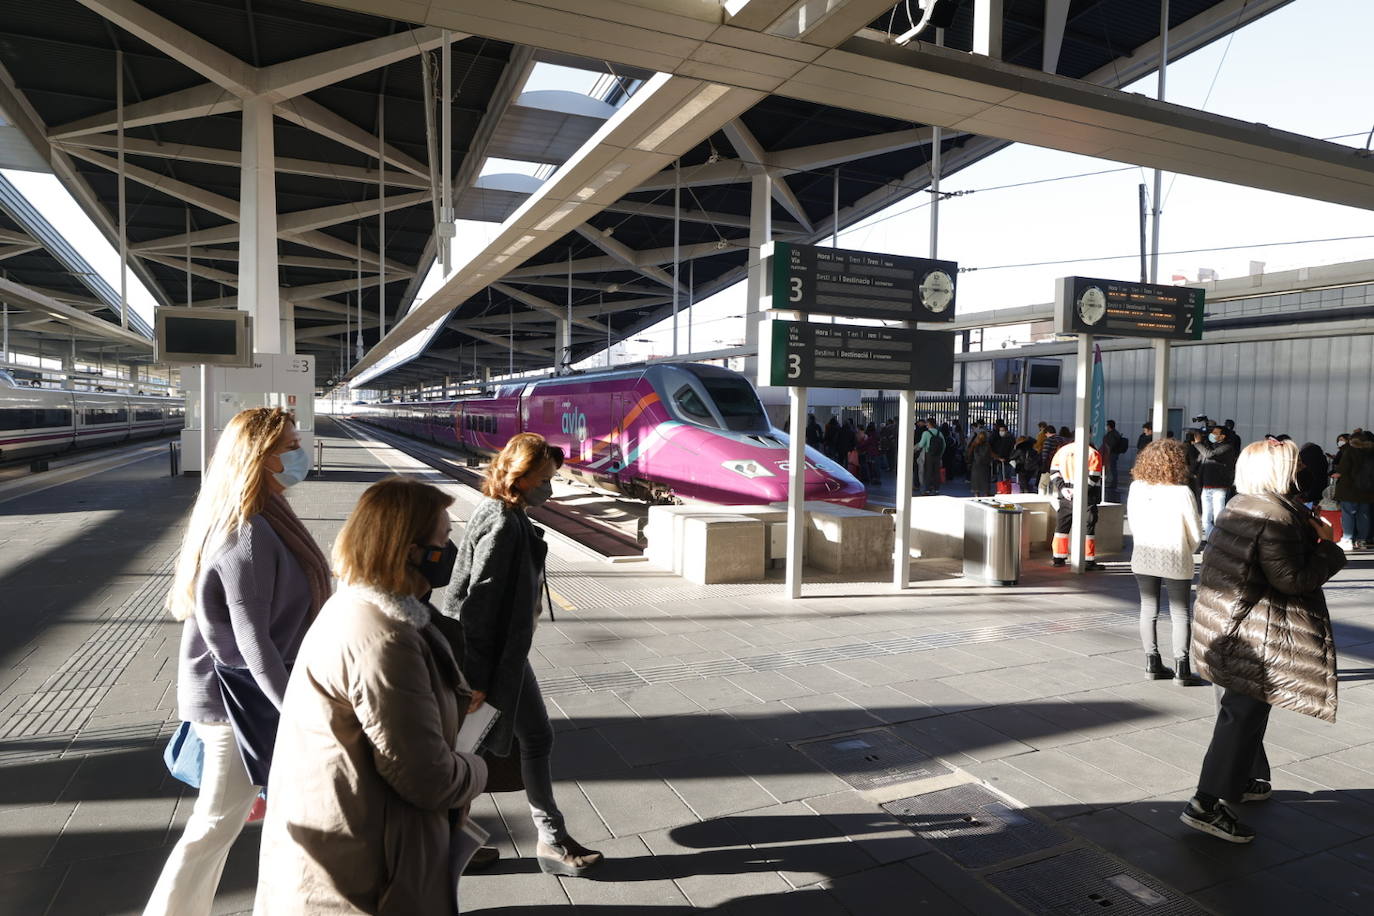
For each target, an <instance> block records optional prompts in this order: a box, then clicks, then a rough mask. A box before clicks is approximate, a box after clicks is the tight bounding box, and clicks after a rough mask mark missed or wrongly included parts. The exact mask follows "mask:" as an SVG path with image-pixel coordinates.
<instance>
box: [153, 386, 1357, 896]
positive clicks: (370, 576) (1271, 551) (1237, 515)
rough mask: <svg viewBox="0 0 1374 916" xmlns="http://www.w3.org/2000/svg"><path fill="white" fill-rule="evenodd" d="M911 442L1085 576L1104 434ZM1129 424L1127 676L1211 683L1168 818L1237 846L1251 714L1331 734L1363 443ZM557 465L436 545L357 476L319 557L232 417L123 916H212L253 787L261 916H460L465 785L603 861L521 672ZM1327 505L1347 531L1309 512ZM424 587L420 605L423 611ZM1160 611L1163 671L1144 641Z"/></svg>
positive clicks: (479, 856) (527, 446)
mask: <svg viewBox="0 0 1374 916" xmlns="http://www.w3.org/2000/svg"><path fill="white" fill-rule="evenodd" d="M892 426H893V424H891V423H888V424H885V425H884V427H883V428H882V429H881V430H880V429H878V428H877V427H876V426H875V425H874V424H871V423H870V424H867V425H866V426H865V427H864V428H863V429H860V428H859V427H858V425H857V424H855V423H853V422H847V423H843V424H841V423H839V422H837V421H835V420H833V419H832V420H831V421H830V422H829V423H827V424H826V427H825V428H821V427H820V426H819V425H818V424H815V422H814V418H813V419H812V423H810V424H808V429H807V438H808V441H813V438H814V442H815V443H816V444H817V447H818V448H822V449H824V450H826V451H827V453H830V454H838V455H841V456H843V457H848V456H849V455H850V454H851V453H857V455H858V457H857V459H856V461H857V463H858V464H859V466H860V467H861V468H867V470H866V471H865V473H867V474H872V475H874V476H875V477H876V475H877V474H878V473H879V471H878V467H877V465H878V463H879V462H878V456H880V455H883V454H885V452H886V451H887V450H889V449H891V448H893V447H895V446H894V445H893V440H895V439H896V435H895V429H892ZM813 427H814V429H813ZM917 431H918V433H919V435H918V437H917V439H916V445H915V450H916V454H915V456H913V457H914V459H915V460H916V462H917V471H918V477H919V481H920V486H921V488H922V491H923V492H938V491H939V488H940V481H941V480H942V479H944V476H945V475H946V474H947V473H948V470H949V468H951V467H954V466H958V463H956V462H954V461H952V460H951V455H952V454H953V455H957V456H959V461H960V462H962V465H963V467H964V469H965V472H966V473H967V474H968V476H969V479H970V482H971V485H972V488H973V490H974V492H975V494H978V493H988V492H991V491H992V490H993V489H994V487H996V486H997V485H999V484H1010V483H1011V482H1012V481H1014V482H1015V486H1016V487H1017V488H1019V489H1020V490H1021V491H1023V492H1032V491H1034V490H1047V491H1048V492H1051V493H1054V494H1055V495H1057V497H1058V504H1059V508H1058V514H1057V520H1056V535H1055V539H1054V558H1055V564H1056V565H1063V564H1064V562H1065V561H1066V560H1067V558H1068V556H1069V546H1068V541H1069V531H1070V525H1071V523H1072V519H1073V514H1074V512H1073V508H1074V502H1075V500H1078V499H1084V500H1086V505H1085V506H1084V511H1083V513H1082V514H1083V516H1084V519H1085V522H1086V529H1087V536H1088V537H1087V552H1086V559H1087V561H1088V565H1089V566H1090V567H1091V566H1092V565H1095V555H1094V547H1093V525H1094V523H1095V519H1096V514H1097V506H1098V504H1099V503H1100V502H1101V501H1102V499H1103V495H1104V490H1105V492H1106V493H1109V494H1110V493H1113V492H1114V490H1115V489H1116V487H1118V486H1119V483H1118V476H1117V474H1118V470H1117V461H1118V458H1119V456H1120V455H1122V454H1124V453H1125V452H1126V451H1127V448H1126V446H1125V443H1126V440H1125V437H1124V436H1122V434H1120V433H1119V432H1118V431H1117V429H1116V424H1115V423H1114V422H1112V423H1108V425H1107V430H1106V433H1105V435H1104V436H1103V439H1102V441H1101V445H1100V447H1098V446H1096V445H1093V444H1091V443H1090V444H1088V446H1087V449H1088V455H1087V456H1086V460H1085V459H1084V457H1083V456H1082V455H1081V453H1080V451H1079V449H1080V443H1078V442H1076V441H1075V440H1074V437H1073V435H1072V433H1071V431H1070V430H1069V429H1067V428H1065V427H1060V428H1059V429H1057V430H1056V429H1055V428H1054V427H1052V426H1050V424H1048V423H1043V422H1042V423H1040V424H1039V428H1038V431H1037V433H1036V435H1035V436H1033V437H1032V436H1030V435H1013V434H1012V433H1011V432H1010V431H1009V429H1008V426H1007V424H1006V423H1005V422H1003V421H1002V420H1000V419H999V420H997V421H996V422H995V423H993V424H991V427H990V428H989V427H987V426H985V424H983V423H981V422H976V423H973V424H972V425H971V428H970V430H969V436H968V440H967V443H966V444H965V441H964V437H963V431H962V429H961V428H960V425H959V424H958V423H957V422H952V423H945V424H942V423H939V422H937V419H936V418H934V417H928V418H926V419H924V420H922V421H920V423H919V424H918V430H917ZM1152 432H1153V431H1152V430H1151V428H1150V426H1149V425H1148V424H1146V426H1145V427H1144V428H1143V430H1142V434H1141V439H1140V440H1139V441H1138V443H1137V445H1138V454H1137V456H1136V458H1135V462H1134V464H1133V466H1132V468H1131V478H1132V480H1131V483H1130V487H1129V492H1128V496H1127V509H1128V516H1129V519H1130V523H1131V530H1132V535H1133V538H1134V549H1133V553H1132V557H1131V570H1132V572H1133V574H1134V575H1135V578H1136V582H1137V585H1138V589H1139V595H1140V607H1141V614H1140V636H1141V641H1142V644H1143V647H1144V649H1145V655H1146V665H1145V673H1146V676H1147V677H1149V678H1151V679H1155V680H1171V681H1172V682H1173V683H1174V684H1178V685H1181V686H1189V685H1196V684H1203V683H1206V682H1210V683H1212V684H1214V685H1215V686H1216V687H1217V689H1218V691H1219V693H1218V696H1219V712H1218V716H1217V721H1216V725H1215V729H1214V732H1213V736H1212V740H1211V743H1210V745H1209V747H1208V749H1207V751H1206V754H1205V756H1204V758H1203V762H1202V767H1201V773H1200V777H1199V782H1198V789H1197V792H1196V794H1195V796H1194V797H1193V798H1192V799H1191V800H1190V801H1189V803H1188V806H1187V808H1186V809H1185V810H1184V811H1183V812H1182V814H1181V815H1180V817H1181V819H1182V820H1183V822H1184V823H1186V824H1188V825H1189V826H1191V827H1194V828H1196V829H1198V830H1201V831H1204V832H1206V833H1209V834H1211V835H1213V836H1216V837H1219V838H1221V839H1224V840H1227V841H1229V842H1234V843H1245V842H1249V841H1250V840H1252V839H1253V837H1254V832H1253V831H1252V830H1251V829H1250V828H1248V827H1247V826H1245V825H1244V824H1243V823H1241V822H1240V820H1239V819H1238V817H1237V814H1236V809H1235V805H1236V804H1238V803H1243V802H1258V801H1263V800H1265V799H1267V798H1268V797H1269V796H1270V794H1271V792H1272V786H1271V781H1270V776H1271V774H1270V770H1269V765H1268V761H1267V758H1266V757H1265V753H1264V746H1263V739H1264V732H1265V727H1266V723H1267V720H1268V715H1269V710H1270V709H1271V708H1272V707H1274V706H1278V707H1283V708H1288V709H1293V710H1296V711H1298V712H1300V713H1304V714H1308V715H1312V716H1316V717H1318V718H1321V719H1324V720H1333V719H1334V717H1335V709H1336V677H1335V650H1334V646H1333V642H1332V631H1331V623H1330V618H1329V614H1328V613H1327V610H1326V604H1325V599H1324V597H1323V594H1322V585H1323V584H1324V583H1325V582H1326V581H1327V580H1328V579H1329V578H1330V577H1331V576H1333V575H1335V574H1336V573H1337V572H1339V571H1340V569H1341V568H1342V567H1343V566H1344V565H1345V563H1346V552H1347V551H1353V550H1361V549H1367V548H1368V547H1369V546H1371V539H1372V538H1374V533H1371V531H1370V527H1369V525H1370V520H1369V519H1370V507H1371V503H1374V435H1371V434H1370V433H1369V432H1367V431H1364V430H1361V429H1356V430H1354V431H1352V432H1351V433H1349V434H1342V435H1341V436H1340V437H1339V439H1338V440H1337V450H1336V452H1335V453H1332V454H1325V453H1324V452H1322V450H1321V449H1320V448H1319V447H1317V446H1315V445H1313V444H1311V443H1309V444H1308V445H1307V446H1304V447H1303V448H1302V449H1299V448H1298V446H1297V444H1296V443H1294V442H1293V441H1291V440H1290V439H1289V438H1288V437H1286V436H1267V437H1265V438H1264V439H1262V440H1260V441H1258V442H1254V443H1251V444H1250V445H1248V446H1244V447H1241V443H1240V439H1239V437H1238V436H1237V434H1236V433H1235V429H1234V424H1233V423H1231V422H1229V421H1228V422H1226V423H1222V424H1217V425H1213V424H1210V423H1208V424H1206V426H1205V427H1204V428H1202V429H1198V430H1194V431H1190V432H1188V433H1187V434H1186V435H1185V436H1184V438H1183V439H1181V440H1180V439H1178V438H1175V437H1172V436H1166V437H1164V438H1162V439H1158V440H1155V439H1153V438H1152V435H1151V434H1152ZM562 460H563V455H562V452H561V451H560V450H559V449H557V448H556V447H553V446H551V445H549V444H548V443H547V442H546V441H545V440H544V439H543V438H542V437H540V436H538V435H534V434H528V433H522V434H518V435H516V436H514V437H513V438H512V439H511V440H510V441H509V442H508V443H507V444H506V446H505V447H504V449H503V450H502V451H501V452H500V454H499V455H498V456H497V457H496V458H495V459H494V460H493V461H492V462H491V464H490V465H489V467H488V469H487V471H486V476H485V481H484V484H483V489H482V492H483V499H482V501H481V502H480V503H479V504H478V505H477V506H476V508H475V509H474V510H473V511H472V513H471V516H470V518H469V519H468V520H467V523H466V526H465V528H464V531H463V534H462V537H461V539H460V543H459V544H454V543H453V541H452V540H451V539H450V534H451V522H450V518H449V513H448V510H449V506H450V504H451V503H452V499H451V498H450V497H449V496H448V495H446V494H445V493H443V492H442V491H441V490H439V489H437V488H435V487H433V486H430V485H428V484H426V483H423V482H420V481H418V480H414V479H408V478H403V477H392V478H388V479H385V480H382V481H380V482H378V483H376V484H374V485H372V486H371V487H369V488H368V489H367V490H366V492H365V493H364V494H363V495H362V497H361V499H360V501H359V502H358V504H357V506H356V507H354V508H353V509H352V511H351V512H350V513H349V515H348V518H347V521H346V522H345V524H344V525H343V528H342V530H341V531H340V532H339V534H338V537H337V539H336V540H335V542H334V544H333V546H332V551H331V553H330V556H329V557H328V558H326V556H325V553H324V552H323V551H322V550H321V549H320V548H319V546H317V544H316V543H315V541H314V539H313V538H312V536H311V534H310V533H309V531H308V530H307V529H306V526H305V525H304V524H303V523H302V522H301V520H300V518H299V517H297V515H296V514H295V512H294V511H293V510H292V508H291V506H290V504H289V503H288V501H287V500H286V499H285V497H284V493H285V491H286V490H287V489H288V488H290V487H291V486H294V485H295V484H297V483H299V482H301V481H302V480H303V479H304V477H305V475H306V473H307V471H308V469H309V466H310V461H309V456H308V454H306V453H305V452H303V450H302V449H301V448H300V439H299V434H298V432H297V430H296V428H295V425H294V422H293V420H292V417H291V414H290V413H288V412H286V411H283V410H281V409H277V408H252V409H249V410H245V411H243V412H241V413H240V414H239V415H238V416H236V417H235V418H234V419H233V421H232V422H231V423H230V424H229V426H228V428H227V429H226V430H225V433H224V435H223V438H222V439H221V441H220V443H219V445H218V448H217V449H216V451H215V452H214V455H213V458H212V459H211V461H210V464H209V468H208V469H207V471H206V473H205V475H204V478H203V483H202V486H201V490H200V493H199V495H198V497H197V500H196V504H195V507H194V509H193V511H192V515H191V520H190V525H189V527H188V529H187V533H186V535H185V538H184V541H183V544H182V548H181V551H180V554H179V557H178V560H177V564H176V570H175V577H174V582H173V587H172V589H171V592H170V594H169V596H168V601H167V604H168V608H169V610H170V611H171V612H172V614H173V615H174V616H175V617H176V618H177V619H179V620H181V621H183V622H184V624H183V637H182V642H181V648H180V654H179V665H178V694H177V695H178V704H179V708H180V714H181V717H182V719H183V720H184V723H183V726H182V729H181V730H179V732H178V734H177V736H176V738H175V739H174V741H173V743H172V745H171V746H169V749H168V758H169V765H171V766H172V768H173V772H174V773H175V774H176V775H178V777H179V778H183V779H185V780H186V781H188V782H190V783H192V784H193V785H196V786H198V787H199V789H200V795H199V796H198V798H197V800H196V802H195V806H194V809H193V811H192V813H191V816H190V818H189V820H188V821H187V823H186V826H185V829H184V831H183V833H182V835H181V838H180V839H179V841H178V842H177V844H176V845H175V847H174V848H173V850H172V852H171V854H170V855H169V857H168V859H167V861H166V864H165V866H164V868H163V871H162V873H161V876H160V878H159V880H158V882H157V886H156V888H155V890H154V892H153V894H152V897H151V899H150V900H149V902H148V904H147V909H146V910H145V913H147V914H178V916H187V914H190V916H195V914H208V913H209V912H210V909H211V906H212V904H213V900H214V894H215V889H216V887H217V886H218V883H219V880H220V876H221V873H222V871H223V869H224V865H225V861H226V858H227V856H228V853H229V849H230V847H231V846H232V844H233V842H234V840H235V838H236V837H237V836H238V834H239V833H240V831H241V829H242V827H243V824H244V822H245V819H246V818H249V817H250V816H251V815H252V813H253V812H255V811H256V810H257V809H259V808H261V807H262V804H261V801H262V798H263V797H264V790H265V789H266V788H268V787H270V791H271V795H270V799H269V801H268V803H267V804H266V806H265V818H264V825H263V832H262V849H261V858H260V863H259V876H258V893H257V900H256V908H255V912H257V913H261V914H283V913H285V914H305V913H311V914H314V913H378V914H445V916H449V914H453V913H455V912H457V899H458V897H457V895H458V886H459V877H460V874H461V873H462V871H463V870H464V869H465V868H466V869H472V868H480V867H483V866H484V865H489V864H490V863H491V862H492V861H493V860H494V859H495V858H496V857H497V856H498V855H499V853H498V852H497V850H496V849H494V848H492V847H486V846H481V845H480V837H477V838H476V839H473V837H474V834H472V833H471V832H470V831H468V830H467V826H468V815H469V810H470V805H471V803H472V801H473V800H474V799H475V798H476V797H477V796H478V795H479V794H480V793H482V792H484V791H521V790H522V791H523V792H524V793H525V797H526V799H527V801H528V804H529V809H530V814H531V818H532V820H533V823H534V829H535V831H536V833H537V836H538V843H537V846H536V849H535V853H536V859H537V862H538V865H539V867H540V868H541V870H542V871H544V872H546V873H550V874H556V875H564V876H579V875H584V874H586V873H587V872H588V871H589V870H590V869H593V868H595V867H596V866H597V865H598V864H599V863H600V862H601V861H602V855H601V853H599V852H597V851H595V850H592V849H588V848H587V847H585V846H584V845H582V844H581V843H579V842H578V841H577V840H576V839H574V838H573V837H572V835H571V834H570V832H569V829H568V827H567V825H566V823H565V819H564V816H563V814H562V812H561V810H560V808H559V805H558V801H557V798H556V797H555V792H554V787H553V778H552V749H553V741H554V732H553V728H552V726H551V725H550V721H549V716H548V712H547V710H546V707H545V704H544V700H543V697H542V695H541V692H540V686H539V682H538V678H537V677H536V675H535V672H534V670H533V669H532V667H531V665H530V663H529V658H528V656H529V653H530V649H531V645H532V642H533V638H534V633H535V630H536V628H537V627H538V625H539V621H540V618H541V617H542V616H543V614H544V613H545V611H546V609H548V608H549V592H548V587H547V583H546V581H545V557H546V554H547V546H546V545H545V543H544V540H543V532H542V530H541V529H540V528H538V526H536V525H534V524H533V523H532V522H531V521H530V519H529V517H528V516H527V514H526V510H527V509H529V508H531V507H536V506H538V505H540V504H541V503H543V502H544V501H545V500H547V499H548V498H549V497H550V496H551V494H552V487H551V480H552V478H553V477H554V475H555V473H556V471H557V469H558V468H559V467H560V466H561V464H562ZM891 466H892V464H889V467H891ZM1085 466H1086V469H1087V479H1080V477H1079V475H1080V474H1081V473H1082V469H1083V468H1084V467H1085ZM1333 506H1339V510H1340V514H1339V516H1337V517H1338V518H1339V520H1340V521H1341V523H1342V524H1343V527H1344V528H1345V537H1344V538H1342V537H1341V535H1340V534H1339V533H1338V532H1337V531H1336V530H1335V529H1334V526H1333V524H1332V523H1331V522H1329V521H1327V519H1326V518H1324V517H1323V515H1322V514H1321V513H1322V512H1328V513H1332V512H1333V510H1332V509H1331V508H1330V507H1333ZM1333 514H1334V513H1333ZM1198 551H1201V552H1202V557H1201V573H1200V576H1199V579H1198V586H1197V597H1196V603H1195V604H1194V601H1193V595H1192V592H1193V578H1194V568H1195V562H1196V561H1195V557H1196V554H1197V553H1198ZM445 587H447V588H448V589H449V590H448V593H447V600H446V602H445V603H444V607H443V608H442V609H440V608H437V607H435V606H434V605H433V604H431V603H430V600H429V599H430V596H431V593H432V592H433V591H434V590H435V589H439V588H445ZM1166 596H1167V608H1168V612H1169V621H1170V639H1169V650H1170V653H1169V656H1168V658H1169V659H1170V660H1171V661H1172V665H1166V664H1164V656H1163V654H1162V653H1161V651H1160V641H1159V638H1158V634H1157V624H1158V621H1159V619H1160V618H1161V615H1162V612H1163V610H1164V608H1165V598H1166ZM1203 679H1205V680H1203ZM484 707H486V710H485V712H484ZM491 711H496V713H497V714H496V715H495V717H494V719H491V721H490V724H489V729H488V730H487V731H485V733H484V734H483V735H482V736H481V738H480V739H478V740H475V741H474V742H473V744H472V745H471V746H466V747H464V746H459V744H458V736H459V733H460V730H461V729H462V726H463V723H464V722H465V720H466V719H467V718H468V717H474V720H476V718H478V717H481V718H487V716H486V715H485V713H489V712H491ZM460 848H461V849H464V852H463V854H462V855H455V850H457V849H460ZM469 853H470V854H471V857H470V858H469Z"/></svg>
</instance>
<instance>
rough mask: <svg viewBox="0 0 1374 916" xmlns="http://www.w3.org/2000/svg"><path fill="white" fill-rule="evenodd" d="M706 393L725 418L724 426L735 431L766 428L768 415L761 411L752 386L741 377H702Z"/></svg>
mask: <svg viewBox="0 0 1374 916" xmlns="http://www.w3.org/2000/svg"><path fill="white" fill-rule="evenodd" d="M701 383H702V384H703V385H704V386H706V393H707V394H709V395H710V396H711V400H713V401H715V402H716V410H717V411H719V412H720V415H721V418H722V419H724V420H725V428H726V429H730V430H736V431H740V432H742V431H746V430H758V429H768V415H767V414H765V413H764V412H763V405H762V404H760V403H759V396H758V395H757V394H755V393H754V386H753V385H750V384H749V383H748V382H747V381H745V380H744V379H742V378H726V377H721V378H710V377H707V378H703V379H702V380H701Z"/></svg>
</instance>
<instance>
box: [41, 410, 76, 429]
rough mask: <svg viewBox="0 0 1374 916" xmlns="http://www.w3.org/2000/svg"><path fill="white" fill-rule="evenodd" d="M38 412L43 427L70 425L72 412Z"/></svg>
mask: <svg viewBox="0 0 1374 916" xmlns="http://www.w3.org/2000/svg"><path fill="white" fill-rule="evenodd" d="M39 412H40V413H41V414H42V415H43V417H42V419H43V423H42V425H43V426H45V427H52V426H71V425H72V412H71V411H70V410H43V411H39Z"/></svg>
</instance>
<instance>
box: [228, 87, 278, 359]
mask: <svg viewBox="0 0 1374 916" xmlns="http://www.w3.org/2000/svg"><path fill="white" fill-rule="evenodd" d="M277 289H278V286H277V175H276V151H275V144H274V143H273V137H272V102H271V100H270V99H267V98H265V97H261V96H255V97H250V98H246V99H244V100H243V161H242V166H241V169H240V185H239V308H245V307H246V309H247V311H248V312H249V313H250V314H252V316H253V349H254V350H256V351H257V352H259V353H280V352H282V339H283V336H284V335H283V333H282V331H283V327H282V325H283V322H284V319H283V318H282V315H281V307H280V304H279V303H278V301H277ZM285 320H290V319H285Z"/></svg>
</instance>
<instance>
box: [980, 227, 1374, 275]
mask: <svg viewBox="0 0 1374 916" xmlns="http://www.w3.org/2000/svg"><path fill="white" fill-rule="evenodd" d="M1366 239H1374V235H1340V236H1332V237H1330V238H1323V239H1293V240H1291V241H1287V242H1251V243H1249V244H1246V245H1216V246H1212V247H1209V248H1180V249H1177V250H1175V251H1161V252H1160V254H1162V255H1180V254H1205V253H1208V252H1213V251H1239V250H1241V249H1245V248H1284V247H1288V246H1291V245H1318V244H1321V243H1323V242H1358V241H1363V240H1366ZM1138 257H1140V252H1138V251H1133V252H1131V253H1130V254H1111V255H1096V256H1092V257H1077V258H1061V259H1057V260H1052V261H1027V262H1024V263H1021V264H992V265H988V266H985V267H960V268H959V273H972V272H973V271H985V270H1010V269H1012V268H1021V267H1052V266H1055V265H1057V264H1077V263H1080V262H1087V261H1121V260H1134V259H1135V258H1138Z"/></svg>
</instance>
